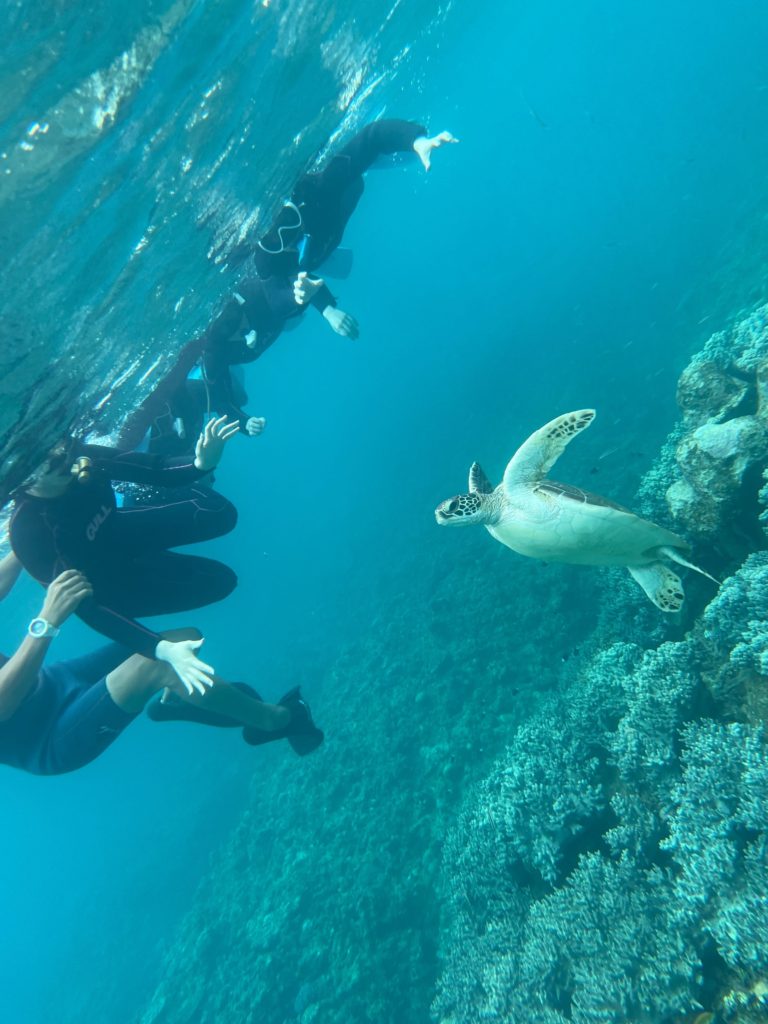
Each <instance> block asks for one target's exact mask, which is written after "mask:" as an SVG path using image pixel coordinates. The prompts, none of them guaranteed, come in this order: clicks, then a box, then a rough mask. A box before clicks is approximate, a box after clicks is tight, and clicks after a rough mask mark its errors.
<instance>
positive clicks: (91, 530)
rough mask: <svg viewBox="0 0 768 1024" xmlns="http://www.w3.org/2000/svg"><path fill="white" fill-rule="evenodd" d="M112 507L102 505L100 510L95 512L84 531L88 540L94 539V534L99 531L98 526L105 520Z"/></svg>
mask: <svg viewBox="0 0 768 1024" xmlns="http://www.w3.org/2000/svg"><path fill="white" fill-rule="evenodd" d="M111 511H112V509H111V508H110V507H109V506H108V505H102V506H101V511H100V512H97V513H96V515H95V516H94V517H93V519H92V520H91V521H90V523H88V529H87V530H86V531H85V535H86V537H87V538H88V540H95V539H96V534H97V533H98V532H99V527H100V526H101V525H102V523H103V522H104V521H105V520H106V518H107V516H108V515H109V513H110V512H111Z"/></svg>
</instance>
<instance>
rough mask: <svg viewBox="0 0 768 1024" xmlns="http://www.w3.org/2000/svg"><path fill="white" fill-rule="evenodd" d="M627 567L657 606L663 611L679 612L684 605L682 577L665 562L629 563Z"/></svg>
mask: <svg viewBox="0 0 768 1024" xmlns="http://www.w3.org/2000/svg"><path fill="white" fill-rule="evenodd" d="M627 569H628V570H629V572H630V574H631V576H632V578H633V579H634V580H635V581H636V582H637V583H639V584H640V586H641V587H642V588H643V590H644V591H645V592H646V594H647V595H648V597H649V598H650V599H651V601H653V603H654V604H655V605H656V607H657V608H661V610H662V611H663V612H677V611H679V610H680V609H681V608H682V607H683V601H685V593H684V591H683V584H682V583H681V582H680V577H679V576H677V575H676V574H675V573H673V572H672V570H671V569H669V568H668V567H667V566H666V565H664V564H663V562H651V564H650V565H628V566H627Z"/></svg>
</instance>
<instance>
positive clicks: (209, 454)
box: [195, 416, 240, 473]
mask: <svg viewBox="0 0 768 1024" xmlns="http://www.w3.org/2000/svg"><path fill="white" fill-rule="evenodd" d="M239 430H240V424H239V423H238V422H237V420H233V421H232V423H227V417H226V416H219V418H218V419H217V420H209V421H208V423H206V425H205V429H204V430H203V432H202V434H201V435H200V437H199V438H198V439H197V444H196V445H195V466H196V467H197V468H198V469H201V470H202V471H203V472H204V473H210V472H211V470H212V469H216V467H217V466H218V464H219V462H220V461H221V456H222V455H223V453H224V445H225V444H226V443H227V441H228V440H229V439H230V437H234V436H235V434H236V433H237V432H238V431H239Z"/></svg>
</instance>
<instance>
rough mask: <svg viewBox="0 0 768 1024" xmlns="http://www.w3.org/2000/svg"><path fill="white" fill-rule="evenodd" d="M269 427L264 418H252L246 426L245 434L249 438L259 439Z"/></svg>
mask: <svg viewBox="0 0 768 1024" xmlns="http://www.w3.org/2000/svg"><path fill="white" fill-rule="evenodd" d="M266 425H267V421H266V420H265V419H264V417H263V416H250V417H249V419H248V421H247V422H246V424H245V432H246V434H247V435H248V437H258V436H259V434H261V433H262V432H263V430H264V428H265V427H266Z"/></svg>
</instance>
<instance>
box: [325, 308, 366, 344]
mask: <svg viewBox="0 0 768 1024" xmlns="http://www.w3.org/2000/svg"><path fill="white" fill-rule="evenodd" d="M323 316H324V317H325V319H326V320H327V321H328V323H329V324H330V325H331V327H332V328H333V330H334V331H336V333H337V334H340V335H341V336H342V338H352V339H355V338H359V337H360V327H359V326H358V323H357V320H355V318H354V317H353V316H352V315H351V314H349V313H345V312H344V310H343V309H337V308H336V307H335V306H326V307H325V309H324V310H323Z"/></svg>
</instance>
